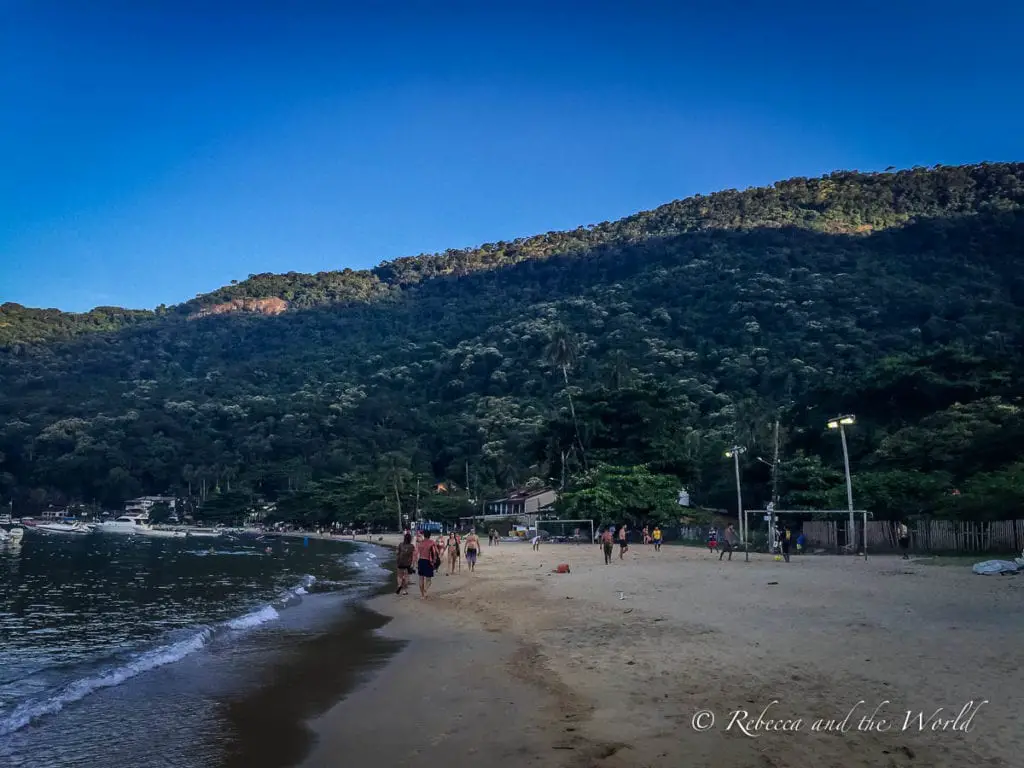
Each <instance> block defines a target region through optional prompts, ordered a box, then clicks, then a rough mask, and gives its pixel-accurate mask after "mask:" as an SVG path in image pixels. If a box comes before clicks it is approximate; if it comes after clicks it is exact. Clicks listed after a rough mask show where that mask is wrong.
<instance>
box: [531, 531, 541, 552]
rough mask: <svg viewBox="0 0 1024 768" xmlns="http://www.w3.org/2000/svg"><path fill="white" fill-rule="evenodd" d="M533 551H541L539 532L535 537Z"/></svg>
mask: <svg viewBox="0 0 1024 768" xmlns="http://www.w3.org/2000/svg"><path fill="white" fill-rule="evenodd" d="M532 542H533V551H534V552H536V551H537V550H539V549H540V531H537V535H536V536H534V537H533V540H532Z"/></svg>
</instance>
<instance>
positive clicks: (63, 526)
mask: <svg viewBox="0 0 1024 768" xmlns="http://www.w3.org/2000/svg"><path fill="white" fill-rule="evenodd" d="M35 529H36V530H37V531H45V532H46V533H67V534H72V535H75V536H84V535H86V534H89V533H92V528H91V527H90V526H88V525H85V524H84V523H39V524H38V525H37V526H36V527H35Z"/></svg>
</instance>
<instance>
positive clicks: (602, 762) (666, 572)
mask: <svg viewBox="0 0 1024 768" xmlns="http://www.w3.org/2000/svg"><path fill="white" fill-rule="evenodd" d="M562 562H567V563H570V564H571V567H572V572H571V573H570V574H567V575H557V574H553V573H551V571H552V569H553V568H554V567H555V566H556V565H557V564H558V563H562ZM1022 598H1024V577H1012V576H975V575H973V574H972V573H971V572H970V569H969V567H967V564H964V565H963V566H959V565H958V566H949V567H943V566H937V565H931V564H926V563H918V562H913V561H911V562H909V563H908V562H905V561H901V560H899V559H897V558H895V557H883V556H879V557H873V558H871V559H870V560H868V561H867V562H865V561H863V560H858V559H854V558H850V557H848V558H840V557H814V556H803V557H794V558H793V562H791V563H789V564H786V563H781V562H775V561H773V560H772V559H771V558H769V557H767V556H764V555H751V561H750V562H744V558H743V554H742V553H740V554H738V555H734V557H733V560H732V562H729V561H722V562H720V561H719V560H718V557H717V555H714V556H712V555H710V554H709V553H708V552H707V551H706V550H698V549H693V548H683V547H668V546H666V547H664V548H663V549H662V551H661V552H660V553H655V552H654V550H653V548H651V547H645V546H642V545H634V546H633V547H632V548H631V550H630V552H629V553H628V554H627V555H626V559H625V560H624V561H620V560H619V559H618V552H617V550H616V554H615V561H614V562H613V564H612V565H609V566H606V565H604V564H603V559H602V556H601V553H600V551H599V549H598V548H597V547H596V546H586V545H580V546H573V545H545V546H542V547H541V550H540V551H539V552H534V551H532V548H531V547H530V546H529V545H527V544H518V543H517V544H512V543H503V544H501V545H500V546H498V547H488V546H486V545H485V547H484V550H483V553H482V557H481V559H480V563H479V565H478V567H477V572H476V573H475V574H473V575H470V574H469V573H468V571H467V569H466V567H465V565H463V569H462V573H461V575H456V576H451V577H449V576H441V577H439V578H437V579H435V580H434V585H433V591H432V599H430V600H427V601H423V600H420V599H419V597H418V596H414V595H413V594H410V596H408V597H398V596H395V595H385V596H382V597H378V598H376V599H375V600H374V601H372V602H371V608H373V609H374V610H376V611H379V612H380V613H383V614H385V615H387V616H391V617H393V618H394V621H392V622H391V623H390V624H389V625H387V626H386V627H385V628H384V629H383V630H381V632H382V634H385V635H387V636H390V637H396V638H402V639H407V640H409V644H408V646H406V648H405V650H403V651H402V652H401V653H400V654H399V655H398V656H397V657H396V658H395V660H394V661H393V662H392V663H391V664H389V665H388V666H387V667H386V668H385V669H383V670H382V671H381V672H380V673H379V674H377V675H376V676H375V677H374V678H373V679H372V680H371V681H370V682H369V683H368V684H366V685H365V686H363V687H362V688H360V689H359V690H357V691H356V692H354V693H353V694H352V695H350V696H349V697H348V698H346V699H345V700H344V701H342V702H341V703H340V704H338V705H336V706H335V707H334V708H333V709H331V710H330V711H329V712H328V713H327V714H326V715H324V716H323V717H322V718H320V719H319V720H318V721H316V722H315V723H313V728H314V730H315V731H316V732H317V734H318V736H319V740H318V744H317V746H316V748H315V749H314V751H313V753H312V754H311V755H310V756H309V758H308V760H307V761H306V763H305V765H306V766H308V768H334V767H335V766H337V767H339V768H340V767H342V766H344V767H345V768H362V766H388V767H389V766H412V765H417V766H424V765H431V766H448V767H449V768H461V766H469V765H474V766H480V765H485V766H487V768H503V767H504V766H510V767H514V768H519V766H527V765H531V766H542V767H543V768H547V766H565V767H566V768H590V767H591V766H594V767H599V768H625V767H626V766H629V767H630V768H634V767H635V768H642V767H645V766H666V767H667V766H672V767H673V768H675V767H677V766H684V765H685V766H711V765H712V764H714V765H716V766H738V767H740V768H746V767H747V766H749V767H751V768H754V767H761V768H770V767H771V766H800V768H806V766H811V765H813V766H815V768H827V767H830V766H836V767H842V768H853V767H861V766H865V767H867V766H870V767H871V768H875V767H879V768H893V767H897V766H936V767H939V768H945V767H947V766H948V767H949V768H954V767H955V768H964V767H965V766H975V765H988V766H1006V767H1007V768H1010V767H1011V766H1020V765H1024V726H1022V725H1021V724H1020V723H1019V721H1018V718H1019V716H1020V715H1021V713H1022V712H1024V690H1022V688H1024V686H1022V681H1024V674H1022V672H1021V669H1022V667H1024V653H1022V647H1024V644H1022V638H1024V615H1022V612H1021V610H1020V609H1021V600H1022ZM773 701H776V702H777V703H776V704H774V705H773V704H771V702H773ZM859 701H863V702H864V703H863V704H861V705H860V706H857V703H858V702H859ZM971 701H974V702H975V703H976V705H977V704H979V703H980V702H982V701H987V702H988V703H986V704H983V705H981V706H980V708H979V709H977V710H976V713H975V714H974V717H973V718H972V719H969V713H967V714H966V715H965V716H964V717H961V719H960V721H959V723H958V724H957V725H958V730H955V731H954V730H947V731H933V730H931V729H930V728H929V726H928V719H929V717H930V716H931V715H932V713H933V712H934V711H935V710H937V709H939V708H942V713H941V715H942V716H943V717H948V718H953V717H955V716H956V714H957V713H959V712H960V711H961V710H962V709H963V708H964V706H965V705H967V704H968V702H971ZM884 702H889V703H884ZM855 706H856V710H855V712H854V714H853V716H852V717H850V718H849V719H848V720H847V721H846V723H845V725H844V724H842V723H841V721H843V719H844V718H845V717H846V715H847V713H848V712H849V711H850V710H851V709H852V708H854V707H855ZM765 707H768V713H767V715H766V716H765V719H771V720H775V721H779V720H785V719H788V720H795V719H797V718H800V719H801V722H800V723H795V722H792V723H790V727H791V728H794V729H795V730H794V731H791V732H778V731H772V730H767V729H766V727H765V726H764V725H761V726H758V725H757V724H756V722H753V721H754V720H755V719H756V718H757V715H758V714H759V713H760V712H761V711H762V710H763V709H765ZM876 707H877V708H878V714H877V715H876V717H875V718H874V720H873V722H874V725H873V726H871V727H872V728H873V729H872V730H859V728H860V729H866V728H868V727H869V722H867V721H862V720H861V718H863V717H867V716H869V715H870V714H871V713H872V712H873V711H874V710H875V709H876ZM737 710H745V711H747V712H749V715H750V718H749V720H747V719H744V718H742V716H741V720H743V722H744V724H745V725H746V727H747V731H748V732H749V733H750V735H747V734H744V733H743V732H742V730H741V728H740V726H739V724H738V723H733V724H732V727H731V728H729V727H728V726H729V725H730V721H731V720H732V719H733V716H734V715H733V713H735V712H736V711H737ZM908 710H911V711H913V713H914V718H913V721H912V723H911V724H910V726H909V727H905V721H906V718H907V711H908ZM702 711H707V712H711V713H714V716H715V722H714V725H713V726H711V727H709V728H707V730H703V731H701V730H697V729H695V727H694V718H695V716H698V715H697V713H699V712H702ZM920 711H923V712H924V713H925V714H924V719H925V727H924V729H921V728H920V727H919V722H918V720H917V713H918V712H920ZM830 719H831V720H834V721H837V723H836V724H834V726H833V728H835V730H833V731H832V732H823V731H821V730H818V731H814V730H813V728H814V727H815V722H816V721H819V720H820V721H828V720H830ZM697 724H698V725H699V726H702V727H703V726H709V725H710V717H709V716H708V715H706V714H705V715H700V716H698V723H697ZM817 727H818V728H821V727H823V724H819V725H818V726H817Z"/></svg>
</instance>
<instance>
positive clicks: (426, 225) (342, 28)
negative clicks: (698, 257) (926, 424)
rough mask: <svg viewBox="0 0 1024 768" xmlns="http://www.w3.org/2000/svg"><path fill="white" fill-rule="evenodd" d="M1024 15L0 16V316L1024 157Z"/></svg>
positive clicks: (96, 6)
mask: <svg viewBox="0 0 1024 768" xmlns="http://www.w3.org/2000/svg"><path fill="white" fill-rule="evenodd" d="M830 5H835V6H836V10H823V9H822V7H823V6H830ZM1020 6H1021V4H1019V3H1010V2H1006V3H986V2H971V3H951V2H929V3H901V2H899V1H898V0H892V1H890V2H887V3H873V2H861V3H846V4H830V3H818V2H815V3H811V2H785V0H783V1H782V2H775V3H771V4H768V3H758V2H748V3H729V2H721V3H717V4H716V3H686V2H683V1H682V0H680V2H676V3H671V4H669V3H654V2H642V0H638V1H637V2H631V3H626V2H622V3H600V2H596V1H595V2H591V3H577V2H558V0H548V1H547V2H545V3H536V2H530V1H528V0H527V1H524V2H518V3H505V2H501V1H496V2H464V3H445V2H443V0H442V1H439V2H434V3H429V2H418V3H412V2H405V3H403V2H400V1H398V2H389V3H384V2H370V1H367V2H361V3H353V4H347V3H344V2H340V1H339V2H316V1H314V0H306V2H301V3H294V2H293V3H285V2H259V0H250V1H249V2H232V1H229V0H218V2H216V3H209V2H202V1H200V0H174V2H162V1H161V0H147V2H132V1H131V0H119V1H117V2H115V1H114V0H89V2H74V0H63V1H56V0H0V104H2V105H3V106H2V108H0V302H3V301H15V302H18V303H21V304H25V305H27V306H42V307H58V308H61V309H65V310H72V311H81V310H86V309H89V308H91V307H93V306H95V305H105V304H114V305H121V306H130V307H153V306H155V305H157V304H160V303H167V304H172V303H177V302H180V301H184V300H187V299H189V298H191V297H192V296H194V295H195V294H196V293H199V292H205V291H209V290H213V289H215V288H217V287H219V286H220V285H223V284H225V283H227V282H229V281H230V280H232V279H239V280H241V279H244V278H245V277H246V276H247V275H249V274H251V273H257V272H287V271H303V272H309V271H320V270H330V269H340V268H344V267H352V268H364V267H369V266H373V265H375V264H377V263H379V262H380V261H383V260H386V259H391V258H396V257H399V256H409V255H415V254H417V253H423V252H434V251H437V250H443V249H445V248H449V247H464V246H472V245H476V244H479V243H484V242H494V241H497V240H501V239H509V238H514V237H517V236H524V235H530V234H535V233H538V232H545V231H550V230H558V229H566V228H573V227H576V226H577V225H581V224H591V223H597V222H600V221H604V220H610V219H615V218H618V217H621V216H624V215H627V214H629V213H632V212H634V211H637V210H642V209H646V208H651V207H654V206H656V205H659V204H661V203H664V202H667V201H669V200H672V199H676V198H681V197H686V196H688V195H691V194H694V193H697V192H705V193H706V192H711V191H715V190H717V189H722V188H729V187H739V188H742V187H747V186H753V185H760V184H767V183H771V182H773V181H775V180H777V179H781V178H787V177H790V176H814V175H820V174H822V173H826V172H828V171H831V170H835V169H838V168H857V169H861V170H881V169H884V168H885V167H887V166H889V165H894V166H898V167H907V166H913V165H932V164H935V163H944V164H956V163H967V162H978V161H982V160H1021V159H1024V152H1022V150H1024V130H1021V126H1022V125H1024V86H1022V85H1021V83H1022V76H1024V67H1022V65H1021V60H1020V58H1019V56H1020V53H1019V50H1018V49H1019V43H1020V35H1021V31H1022V30H1024V9H1022V8H1021V7H1020ZM754 8H759V9H760V10H754Z"/></svg>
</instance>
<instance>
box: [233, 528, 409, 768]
mask: <svg viewBox="0 0 1024 768" xmlns="http://www.w3.org/2000/svg"><path fill="white" fill-rule="evenodd" d="M303 536H306V534H296V535H295V537H297V538H302V537H303ZM308 537H309V538H315V539H319V540H326V541H337V542H339V543H343V544H348V545H352V544H357V545H359V546H358V547H355V548H352V547H349V548H348V550H349V551H352V550H353V549H355V550H359V549H370V550H374V549H375V550H377V554H378V560H376V561H375V562H377V563H378V565H380V566H381V568H382V570H385V571H387V570H388V569H387V568H386V567H384V566H385V565H386V563H387V554H388V553H389V550H387V549H385V548H382V547H380V546H379V542H366V541H355V542H353V541H351V540H350V539H340V538H335V537H329V536H318V535H316V534H308ZM368 544H369V545H371V546H367V545H368ZM359 573H360V571H359V570H358V569H354V574H353V575H354V576H355V577H356V578H357V579H358V577H359V576H358V574H359ZM392 579H393V571H390V572H388V573H387V575H386V576H382V578H381V582H380V584H379V585H377V586H375V587H370V588H369V589H368V591H367V593H366V594H365V595H361V596H358V597H356V598H355V599H352V600H350V601H346V602H345V603H344V604H342V605H339V606H336V607H334V608H330V607H329V608H328V610H332V611H337V612H338V613H337V615H335V616H333V617H331V618H329V619H327V620H326V621H325V622H324V623H323V625H321V626H320V627H318V628H317V629H315V630H308V629H307V630H300V631H294V630H289V629H287V628H283V629H279V630H275V631H276V632H277V633H278V634H277V635H276V636H275V637H274V638H273V639H272V640H271V641H270V646H271V647H270V648H268V649H266V651H265V652H266V653H271V654H273V659H272V660H271V661H268V662H267V663H265V666H264V668H263V669H262V670H261V674H260V679H261V682H260V684H259V685H257V686H256V687H254V688H253V689H251V690H249V691H248V692H246V693H245V694H244V695H242V696H240V697H237V698H228V699H224V700H222V702H221V705H222V711H223V716H224V717H225V718H226V720H227V722H228V724H229V726H230V731H231V733H232V734H233V736H234V738H233V739H232V740H231V743H230V744H229V745H228V748H227V749H226V751H225V754H224V755H223V757H222V758H221V760H220V762H219V765H220V766H221V768H289V766H294V765H296V764H298V763H299V762H300V761H301V760H303V759H304V757H305V756H306V755H308V754H309V752H310V751H311V749H312V748H313V746H314V745H315V740H316V736H315V734H314V733H313V732H312V731H311V729H310V728H309V722H310V721H311V720H313V719H315V718H317V717H318V716H320V715H321V714H322V713H323V712H325V711H327V710H328V709H330V707H331V706H333V705H334V704H335V703H336V702H337V701H338V700H339V699H344V698H345V697H346V696H348V695H350V694H351V693H352V692H353V691H355V690H358V688H359V687H360V685H361V684H362V683H363V682H365V680H367V679H369V678H370V677H372V676H373V675H374V674H375V673H376V672H378V671H379V670H380V669H382V668H383V667H385V666H386V665H387V663H388V662H389V660H390V659H392V658H393V657H394V656H395V655H396V654H397V653H399V652H400V651H401V649H402V647H403V645H404V643H403V642H402V641H400V640H397V639H388V638H384V637H381V636H379V635H377V634H376V630H377V629H379V628H381V627H383V626H384V625H385V624H387V623H388V621H389V619H388V618H387V617H385V616H382V615H380V614H379V613H377V612H375V611H373V610H372V609H370V608H368V607H367V604H368V603H369V602H370V601H372V600H373V599H374V597H375V596H377V595H380V594H381V593H383V592H386V591H387V590H388V588H389V587H390V586H391V584H392ZM329 594H330V593H328V595H329Z"/></svg>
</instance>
